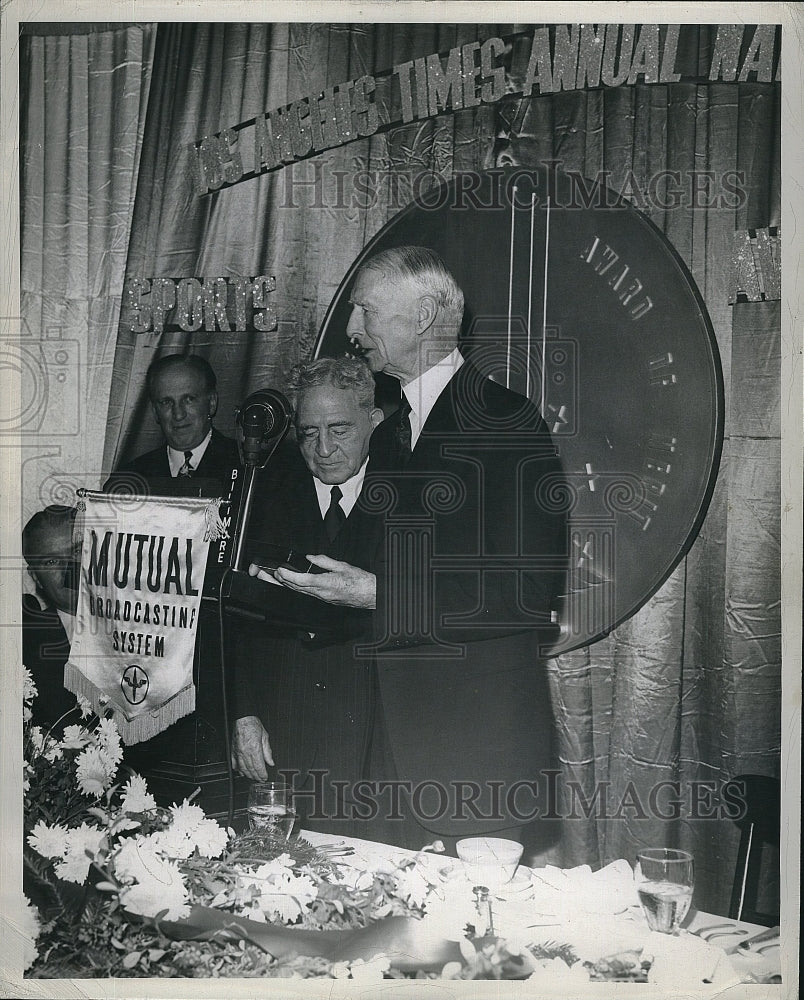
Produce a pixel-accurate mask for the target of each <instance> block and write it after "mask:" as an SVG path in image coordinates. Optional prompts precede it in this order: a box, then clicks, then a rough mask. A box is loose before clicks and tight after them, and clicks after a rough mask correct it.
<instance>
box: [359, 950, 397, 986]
mask: <svg viewBox="0 0 804 1000" xmlns="http://www.w3.org/2000/svg"><path fill="white" fill-rule="evenodd" d="M390 968H391V962H390V960H389V959H387V958H386V957H385V955H375V956H374V957H373V958H370V959H368V961H366V960H364V959H362V958H358V959H355V961H354V962H352V963H351V965H350V966H349V971H350V972H351V974H352V979H355V980H357V981H358V982H361V983H379V982H382V980H383V979H384V978H385V973H386V972H387V971H388V970H389V969H390Z"/></svg>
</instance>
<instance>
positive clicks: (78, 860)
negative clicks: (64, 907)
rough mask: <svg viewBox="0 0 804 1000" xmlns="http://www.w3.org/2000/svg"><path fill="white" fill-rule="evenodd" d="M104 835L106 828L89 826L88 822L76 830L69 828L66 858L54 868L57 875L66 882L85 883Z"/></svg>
mask: <svg viewBox="0 0 804 1000" xmlns="http://www.w3.org/2000/svg"><path fill="white" fill-rule="evenodd" d="M104 836H105V831H104V830H101V829H100V828H99V827H97V826H88V825H87V824H86V823H82V824H81V826H79V827H76V828H75V829H74V830H68V831H67V850H66V852H65V854H64V860H63V861H59V862H58V863H57V864H56V867H55V869H54V870H55V872H56V875H58V877H59V878H62V879H64V880H65V881H66V882H77V883H78V884H79V885H81V884H82V883H84V882H85V881H86V877H87V875H88V874H89V866H90V864H91V863H92V861H93V860H94V859H95V856H96V855H97V853H98V851H99V850H100V846H101V842H102V840H103V838H104Z"/></svg>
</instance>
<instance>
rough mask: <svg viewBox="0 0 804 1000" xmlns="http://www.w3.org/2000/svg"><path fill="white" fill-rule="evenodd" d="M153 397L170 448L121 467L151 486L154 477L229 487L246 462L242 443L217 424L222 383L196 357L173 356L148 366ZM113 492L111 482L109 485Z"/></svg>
mask: <svg viewBox="0 0 804 1000" xmlns="http://www.w3.org/2000/svg"><path fill="white" fill-rule="evenodd" d="M146 380H147V382H146V384H147V388H148V397H149V400H150V404H151V410H152V412H153V415H154V418H155V419H156V422H157V423H158V424H159V426H160V427H161V428H162V433H163V434H164V435H165V444H163V445H160V446H159V447H158V448H154V449H153V450H152V451H148V452H145V454H144V455H140V456H139V457H138V458H135V459H134V460H133V461H131V462H127V463H125V464H124V465H122V466H120V468H119V469H118V470H117V474H119V473H136V474H137V475H139V476H142V477H143V478H144V479H145V480H146V482H147V483H148V484H149V485H150V484H151V482H152V480H154V479H163V480H164V479H167V478H173V479H176V478H179V477H193V476H197V477H199V478H205V479H219V480H222V481H223V482H224V483H225V484H227V485H228V483H229V481H230V478H231V472H232V469H233V468H235V467H236V466H238V465H239V464H240V458H239V456H238V451H237V442H236V441H234V440H233V439H232V438H227V437H225V436H224V435H223V434H221V433H219V432H218V431H216V430H215V429H214V427H213V426H212V420H213V418H214V416H215V413H216V412H217V409H218V393H217V379H216V377H215V372H214V371H213V370H212V367H211V366H210V364H209V362H208V361H206V360H205V359H204V358H202V357H199V356H198V355H196V354H169V355H167V356H166V357H163V358H158V359H157V360H156V361H154V362H153V363H152V364H151V365H150V367H149V368H148V374H147V376H146ZM107 488H108V484H107Z"/></svg>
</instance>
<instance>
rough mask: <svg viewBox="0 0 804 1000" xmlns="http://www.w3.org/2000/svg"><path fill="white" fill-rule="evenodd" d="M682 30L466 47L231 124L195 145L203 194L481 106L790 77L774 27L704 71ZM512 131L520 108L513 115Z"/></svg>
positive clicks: (731, 39) (540, 31) (726, 38)
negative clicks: (685, 56)
mask: <svg viewBox="0 0 804 1000" xmlns="http://www.w3.org/2000/svg"><path fill="white" fill-rule="evenodd" d="M682 30H684V31H686V32H690V31H695V30H697V27H696V26H695V25H680V24H667V25H660V24H616V23H614V24H557V25H552V26H550V27H548V26H546V25H545V26H543V27H537V28H535V29H533V30H529V31H523V32H517V33H515V34H512V35H507V36H505V37H497V36H492V37H491V38H487V39H485V40H484V41H482V42H481V41H474V42H468V43H466V44H463V45H457V46H455V47H454V48H452V49H450V50H449V51H448V52H433V53H431V54H430V55H427V56H422V57H420V58H418V59H412V60H407V61H405V62H400V63H397V64H395V65H393V66H392V67H391V69H390V70H388V71H385V72H381V73H376V74H373V75H372V74H364V75H362V76H360V77H357V78H355V79H353V80H346V81H344V82H343V83H339V84H337V85H336V86H333V87H328V88H327V89H326V90H323V91H321V92H318V93H315V94H307V95H305V96H303V97H300V98H298V99H297V100H295V101H293V102H291V103H290V104H287V105H285V106H283V107H279V108H273V109H271V110H268V111H265V112H263V113H262V114H259V115H257V116H256V117H255V118H249V119H248V120H247V121H243V122H238V123H236V124H235V123H232V125H231V126H229V127H228V128H225V129H223V130H221V131H220V132H217V133H216V134H214V135H206V136H203V137H200V138H199V139H198V140H197V141H196V142H195V143H193V144H191V146H190V150H191V153H192V155H191V157H190V165H191V172H192V177H193V186H194V189H195V193H196V194H197V195H206V194H209V193H210V192H212V191H218V190H220V189H221V188H226V187H231V185H233V184H237V183H239V182H240V181H244V180H249V179H250V178H252V177H258V176H259V175H260V174H263V173H268V172H270V171H272V170H277V169H279V168H281V167H284V166H286V165H287V164H289V163H297V162H299V161H300V160H304V159H307V158H308V157H310V156H315V155H316V154H318V153H322V152H324V151H326V150H328V149H334V148H335V147H336V146H343V145H344V144H346V143H349V142H354V140H356V139H362V138H367V137H368V136H372V135H375V134H377V133H381V132H387V131H388V130H390V129H393V128H398V127H399V126H401V125H408V124H410V123H411V122H414V121H423V120H424V119H427V118H434V117H435V116H437V115H440V114H444V113H445V112H455V111H462V110H464V109H466V108H474V107H478V106H479V105H481V104H497V103H502V102H506V101H507V102H510V101H514V102H516V101H521V100H523V99H525V100H527V99H529V98H531V97H538V96H540V95H541V94H555V93H558V92H560V91H567V90H590V89H591V90H594V89H597V88H599V87H609V88H610V87H622V86H634V85H636V84H673V83H680V82H685V83H690V82H708V83H716V82H724V83H733V82H735V81H736V82H739V83H744V82H749V81H750V82H752V83H754V82H755V83H771V82H773V81H779V80H781V58H780V55H781V31H780V30H779V27H778V25H775V24H759V25H744V24H722V25H719V26H718V28H717V33H716V35H715V38H714V44H713V47H712V50H711V57H710V59H709V63H708V65H707V66H704V67H701V66H696V71H695V72H694V73H691V72H689V71H686V72H682V71H681V69H682V68H681V67H680V66H679V65H677V62H678V58H679V50H680V40H681V32H682ZM509 117H511V121H510V125H511V127H512V128H515V125H516V119H517V117H518V111H516V110H514V111H513V113H512V115H510V116H509Z"/></svg>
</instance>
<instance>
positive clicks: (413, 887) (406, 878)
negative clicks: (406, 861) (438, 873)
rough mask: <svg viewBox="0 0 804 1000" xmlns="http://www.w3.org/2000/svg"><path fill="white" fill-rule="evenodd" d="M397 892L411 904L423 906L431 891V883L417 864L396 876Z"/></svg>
mask: <svg viewBox="0 0 804 1000" xmlns="http://www.w3.org/2000/svg"><path fill="white" fill-rule="evenodd" d="M396 891H397V894H398V895H399V896H400V897H401V898H402V899H404V900H405V902H406V903H407V904H408V905H409V906H422V905H423V904H424V901H425V900H426V899H427V894H428V893H429V891H430V883H429V882H428V880H427V879H426V878H425V876H424V875H423V874H422V872H421V870H420V869H418V868H416V867H415V866H414V867H412V868H405V869H404V870H403V871H401V872H399V873H398V874H397V877H396Z"/></svg>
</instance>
